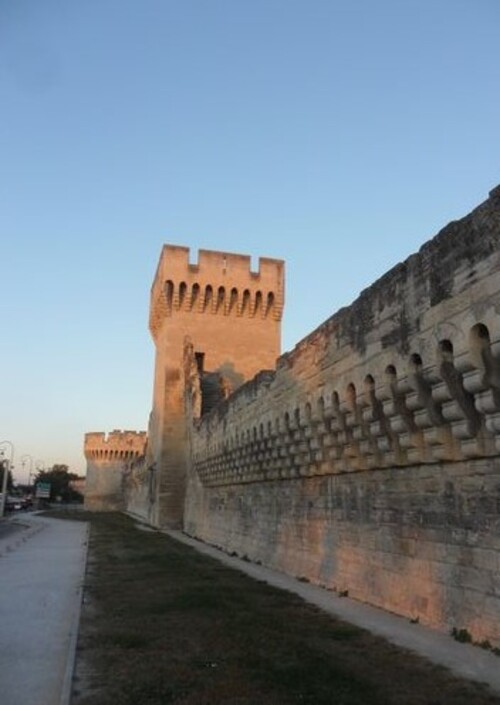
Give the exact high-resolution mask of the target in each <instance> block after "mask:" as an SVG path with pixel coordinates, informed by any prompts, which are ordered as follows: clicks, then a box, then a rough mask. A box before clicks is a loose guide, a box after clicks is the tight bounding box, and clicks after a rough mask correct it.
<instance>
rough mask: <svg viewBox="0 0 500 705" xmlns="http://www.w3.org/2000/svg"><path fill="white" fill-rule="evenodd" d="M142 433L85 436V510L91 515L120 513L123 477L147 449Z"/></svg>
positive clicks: (122, 506) (122, 498)
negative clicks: (96, 512) (94, 512)
mask: <svg viewBox="0 0 500 705" xmlns="http://www.w3.org/2000/svg"><path fill="white" fill-rule="evenodd" d="M146 441H147V434H146V432H145V431H140V432H137V431H112V432H111V433H110V434H108V436H107V437H106V434H105V433H86V434H85V442H84V453H85V458H86V459H87V479H86V484H85V508H86V509H89V510H91V511H107V510H109V511H112V510H113V511H114V510H118V511H120V510H123V509H125V506H124V493H123V473H124V470H126V468H127V467H128V466H129V465H130V463H132V462H133V461H135V460H137V459H138V458H140V457H142V456H143V455H144V453H145V449H146Z"/></svg>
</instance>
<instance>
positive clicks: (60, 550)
mask: <svg viewBox="0 0 500 705" xmlns="http://www.w3.org/2000/svg"><path fill="white" fill-rule="evenodd" d="M3 522H8V524H9V526H6V525H5V524H4V525H3V526H2V529H1V530H0V673H1V677H0V701H1V703H2V705H67V703H69V697H70V692H71V676H72V672H73V665H74V657H75V649H76V638H77V634H78V622H79V617H80V606H81V594H82V592H81V591H82V586H83V577H84V571H85V562H86V555H87V537H88V526H87V524H85V523H84V522H77V521H75V522H72V521H61V520H58V519H49V518H47V517H43V516H39V515H37V514H17V515H16V516H14V517H11V518H9V519H6V520H3Z"/></svg>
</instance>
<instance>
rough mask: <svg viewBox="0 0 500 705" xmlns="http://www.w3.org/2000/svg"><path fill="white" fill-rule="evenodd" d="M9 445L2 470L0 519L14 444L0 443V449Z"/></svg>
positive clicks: (3, 508)
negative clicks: (7, 455)
mask: <svg viewBox="0 0 500 705" xmlns="http://www.w3.org/2000/svg"><path fill="white" fill-rule="evenodd" d="M5 445H9V446H10V458H6V459H5V462H4V469H3V482H2V498H1V499H0V518H1V517H3V515H4V513H5V500H6V499H7V478H8V477H9V470H10V469H11V467H12V466H13V464H14V444H13V443H11V442H10V441H2V442H0V448H1V447H2V446H5ZM0 452H1V454H2V455H3V453H4V452H3V450H2V451H0Z"/></svg>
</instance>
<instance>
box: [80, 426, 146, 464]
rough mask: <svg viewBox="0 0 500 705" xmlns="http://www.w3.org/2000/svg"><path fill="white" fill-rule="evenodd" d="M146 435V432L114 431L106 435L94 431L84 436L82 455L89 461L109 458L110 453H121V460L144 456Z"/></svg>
mask: <svg viewBox="0 0 500 705" xmlns="http://www.w3.org/2000/svg"><path fill="white" fill-rule="evenodd" d="M147 440H148V434H147V432H146V431H120V430H114V431H111V432H110V433H108V434H106V433H104V432H102V431H96V432H91V433H86V434H85V440H84V454H85V457H86V458H87V459H88V460H89V459H95V458H104V457H106V458H110V457H111V456H110V453H111V452H113V453H121V455H120V456H113V457H121V458H125V457H127V458H129V457H130V458H132V457H139V456H141V455H144V453H145V452H146V445H147Z"/></svg>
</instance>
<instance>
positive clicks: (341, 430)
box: [184, 188, 500, 645]
mask: <svg viewBox="0 0 500 705" xmlns="http://www.w3.org/2000/svg"><path fill="white" fill-rule="evenodd" d="M499 355H500V189H499V188H497V189H495V191H493V192H492V193H491V194H490V198H489V200H487V201H486V202H485V203H483V204H482V205H481V206H479V207H478V208H477V209H476V210H475V211H473V212H472V213H471V214H470V215H469V216H467V217H466V218H464V219H462V220H460V221H457V222H453V223H451V224H450V225H448V226H447V227H446V228H444V230H443V231H441V233H439V235H437V236H436V237H435V238H434V239H433V240H431V241H430V242H429V243H427V244H426V245H424V246H423V247H422V248H421V250H420V251H419V252H418V253H417V254H415V255H413V256H411V257H410V258H409V259H408V260H406V262H404V263H402V264H400V265H398V266H397V267H395V268H394V269H392V270H391V271H390V272H388V273H387V274H386V275H385V276H384V277H382V278H381V279H380V280H379V281H378V282H376V283H375V284H374V285H373V286H372V287H370V288H369V289H367V290H366V291H364V292H363V293H362V294H361V295H360V297H359V298H358V299H357V300H356V301H355V302H354V303H353V305H352V306H350V307H348V308H345V309H342V310H341V311H339V312H338V313H337V314H335V315H334V316H332V317H331V318H330V319H328V320H327V321H326V322H325V323H324V324H323V325H322V326H320V327H319V328H318V329H317V330H315V331H314V332H313V333H311V335H309V336H308V337H307V338H305V339H304V340H303V341H301V342H300V343H299V344H298V345H297V347H296V348H295V349H294V350H293V351H292V352H291V353H288V354H286V355H283V356H282V357H281V358H280V359H279V362H278V366H277V369H276V371H275V372H270V373H262V374H261V375H260V377H258V378H256V379H255V380H253V381H252V382H250V383H247V384H246V385H244V386H243V387H241V388H240V389H239V390H238V391H237V392H236V393H235V394H234V395H233V396H232V397H230V398H229V399H228V400H226V401H225V402H223V403H222V404H220V405H219V406H218V407H217V408H216V409H214V410H213V411H211V412H210V413H209V414H207V415H206V416H204V417H203V418H202V419H200V420H195V421H194V422H193V424H192V428H191V430H190V436H189V446H190V448H191V466H190V471H189V477H188V488H187V494H186V505H185V521H184V526H185V530H186V531H187V532H188V533H190V534H192V535H196V536H198V537H200V538H202V539H204V540H205V541H208V542H210V543H213V544H215V545H218V546H220V547H222V548H223V549H224V550H227V551H236V552H237V553H239V554H240V555H246V556H248V557H249V558H250V559H251V560H255V561H261V562H262V563H264V564H266V565H270V566H273V567H275V568H278V569H280V570H284V571H286V572H288V573H291V574H293V575H296V576H298V577H302V578H305V579H308V580H311V581H312V582H315V583H318V584H322V585H324V586H326V587H329V588H332V589H337V590H339V591H348V593H349V595H350V596H352V597H354V598H357V599H360V600H363V601H367V602H370V603H372V604H375V605H379V606H381V607H383V608H385V609H388V610H391V611H394V612H398V613H400V614H403V615H407V616H408V617H409V618H412V619H416V618H418V619H419V620H420V621H421V622H423V623H427V624H431V625H434V626H437V627H439V628H443V629H449V628H451V627H457V628H466V629H468V630H469V631H470V633H471V634H472V635H473V637H474V638H475V639H477V640H481V639H489V640H490V641H491V642H492V643H495V644H497V645H498V644H500V578H499V570H498V568H499V565H500V457H499V455H500V361H499ZM190 394H191V391H190V390H189V389H188V398H189V397H190Z"/></svg>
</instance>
